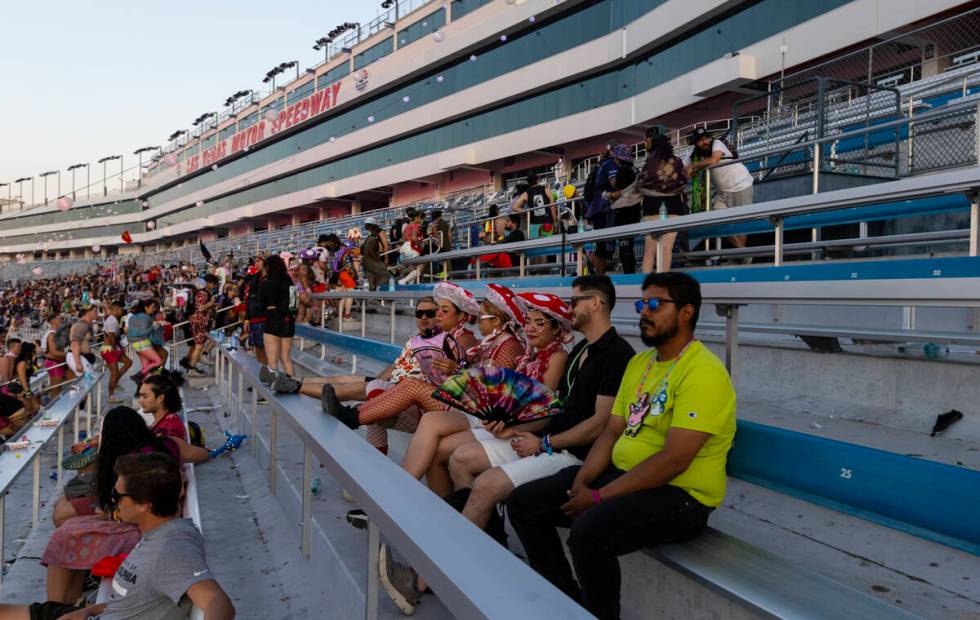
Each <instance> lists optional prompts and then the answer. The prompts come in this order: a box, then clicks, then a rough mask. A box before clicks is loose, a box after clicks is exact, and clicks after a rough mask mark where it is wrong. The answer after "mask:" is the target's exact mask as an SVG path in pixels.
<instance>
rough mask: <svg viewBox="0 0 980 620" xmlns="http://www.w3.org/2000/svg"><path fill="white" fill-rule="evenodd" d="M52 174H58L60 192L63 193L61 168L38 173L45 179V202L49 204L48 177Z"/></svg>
mask: <svg viewBox="0 0 980 620" xmlns="http://www.w3.org/2000/svg"><path fill="white" fill-rule="evenodd" d="M52 174H57V175H58V194H61V170H48V171H47V172H42V173H41V174H39V175H37V176H39V177H41V178H42V179H44V204H45V205H47V204H48V177H49V176H51V175H52Z"/></svg>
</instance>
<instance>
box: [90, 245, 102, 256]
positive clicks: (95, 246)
mask: <svg viewBox="0 0 980 620" xmlns="http://www.w3.org/2000/svg"><path fill="white" fill-rule="evenodd" d="M92 251H93V252H95V253H96V254H98V253H99V252H101V251H102V246H101V245H93V246H92Z"/></svg>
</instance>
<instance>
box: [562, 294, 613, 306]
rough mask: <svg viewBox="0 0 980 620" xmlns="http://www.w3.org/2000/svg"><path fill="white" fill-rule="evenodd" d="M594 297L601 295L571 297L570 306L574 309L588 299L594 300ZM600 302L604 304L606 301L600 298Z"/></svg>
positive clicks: (569, 299)
mask: <svg viewBox="0 0 980 620" xmlns="http://www.w3.org/2000/svg"><path fill="white" fill-rule="evenodd" d="M593 297H599V295H579V296H577V297H569V298H568V306H569V307H570V308H574V307H575V304H577V303H578V302H580V301H585V300H586V299H592V298H593ZM599 301H600V302H603V303H604V302H605V301H606V300H605V299H603V298H602V297H599Z"/></svg>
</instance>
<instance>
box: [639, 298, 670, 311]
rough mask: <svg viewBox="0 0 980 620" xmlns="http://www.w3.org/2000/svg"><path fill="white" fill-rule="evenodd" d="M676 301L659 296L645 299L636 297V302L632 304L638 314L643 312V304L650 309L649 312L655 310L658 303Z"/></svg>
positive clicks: (658, 305)
mask: <svg viewBox="0 0 980 620" xmlns="http://www.w3.org/2000/svg"><path fill="white" fill-rule="evenodd" d="M676 303H677V302H676V301H674V300H673V299H661V298H660V297H651V298H650V299H646V300H643V299H637V300H636V302H635V303H634V304H633V307H634V308H636V313H637V314H640V313H641V312H643V307H644V306H646V307H647V308H648V309H649V310H650V312H656V311H657V308H659V307H660V304H676Z"/></svg>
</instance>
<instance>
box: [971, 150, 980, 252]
mask: <svg viewBox="0 0 980 620" xmlns="http://www.w3.org/2000/svg"><path fill="white" fill-rule="evenodd" d="M978 148H980V145H978ZM978 236H980V194H976V193H975V194H973V196H972V198H971V200H970V256H976V255H977V250H978V247H977V246H978V243H977V238H978Z"/></svg>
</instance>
